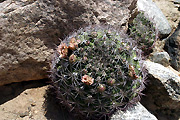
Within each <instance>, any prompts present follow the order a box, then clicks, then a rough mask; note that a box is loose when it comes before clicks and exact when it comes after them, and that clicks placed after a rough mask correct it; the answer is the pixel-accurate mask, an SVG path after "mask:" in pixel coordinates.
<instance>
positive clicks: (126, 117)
mask: <svg viewBox="0 0 180 120" xmlns="http://www.w3.org/2000/svg"><path fill="white" fill-rule="evenodd" d="M111 120H157V118H156V117H155V116H154V115H153V114H151V113H150V112H149V111H148V110H147V109H146V108H145V107H144V106H143V105H141V103H137V105H136V106H134V108H130V109H128V110H127V111H124V112H123V111H118V112H116V114H115V115H113V116H112V117H111Z"/></svg>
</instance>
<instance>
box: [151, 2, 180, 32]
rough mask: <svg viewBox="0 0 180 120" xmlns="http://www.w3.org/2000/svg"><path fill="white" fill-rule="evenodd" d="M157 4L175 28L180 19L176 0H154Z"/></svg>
mask: <svg viewBox="0 0 180 120" xmlns="http://www.w3.org/2000/svg"><path fill="white" fill-rule="evenodd" d="M153 1H154V2H155V3H156V5H157V6H158V7H159V8H160V9H161V11H162V12H163V14H164V15H165V16H166V19H167V20H168V22H169V24H170V25H171V28H172V29H173V30H174V29H176V28H177V26H178V22H179V21H180V13H179V8H178V7H176V5H177V4H174V2H173V1H175V0H153Z"/></svg>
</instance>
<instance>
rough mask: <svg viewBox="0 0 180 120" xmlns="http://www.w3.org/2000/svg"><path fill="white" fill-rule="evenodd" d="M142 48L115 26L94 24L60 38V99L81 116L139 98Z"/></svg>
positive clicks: (56, 71)
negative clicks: (139, 48)
mask: <svg viewBox="0 0 180 120" xmlns="http://www.w3.org/2000/svg"><path fill="white" fill-rule="evenodd" d="M140 65H141V55H140V50H138V49H136V47H135V45H134V44H133V41H132V40H131V39H129V38H128V37H127V35H125V34H123V32H117V31H116V30H114V29H113V28H110V27H105V26H103V27H102V26H91V27H87V28H85V29H80V30H79V31H77V32H75V33H74V34H72V35H70V36H69V37H67V38H66V39H65V40H63V41H62V42H61V44H60V45H59V46H58V47H57V49H56V51H55V57H54V60H53V64H52V73H51V75H50V78H51V79H52V87H53V88H54V90H56V95H57V99H58V100H59V101H60V103H61V104H62V105H64V106H66V107H67V108H68V109H69V110H70V111H71V112H73V113H74V115H77V117H78V118H79V119H87V120H92V119H96V120H97V119H101V118H103V117H109V116H110V115H111V114H112V113H114V112H115V111H116V110H125V109H127V108H128V107H129V106H130V105H133V104H135V103H136V102H138V101H139V100H140V95H141V94H142V93H141V92H142V90H143V89H144V80H145V79H144V78H145V72H144V71H143V70H142V68H141V67H140Z"/></svg>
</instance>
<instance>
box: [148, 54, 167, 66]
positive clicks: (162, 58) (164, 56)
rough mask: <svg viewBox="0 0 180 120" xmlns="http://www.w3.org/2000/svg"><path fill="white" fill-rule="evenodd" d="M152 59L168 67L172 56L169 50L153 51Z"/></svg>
mask: <svg viewBox="0 0 180 120" xmlns="http://www.w3.org/2000/svg"><path fill="white" fill-rule="evenodd" d="M150 60H151V61H152V62H155V63H159V64H162V65H163V66H165V67H167V66H169V60H170V57H169V54H168V53H167V52H153V53H152V54H150Z"/></svg>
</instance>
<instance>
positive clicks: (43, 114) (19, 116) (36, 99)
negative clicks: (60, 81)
mask: <svg viewBox="0 0 180 120" xmlns="http://www.w3.org/2000/svg"><path fill="white" fill-rule="evenodd" d="M4 1H5V0H0V3H1V2H4ZM10 1H11V0H7V1H5V2H7V3H6V5H7V6H6V7H12V9H10V10H9V11H5V12H10V11H13V10H15V9H16V7H18V5H16V3H15V2H12V3H10ZM14 1H15V0H14ZM34 1H36V0H30V1H28V0H27V1H26V0H24V1H23V2H24V5H22V6H21V7H22V9H23V6H26V5H28V4H29V7H30V4H31V3H33V2H34ZM108 1H110V0H108ZM153 1H154V2H155V3H156V4H157V6H158V7H159V8H160V9H161V11H162V12H163V14H164V15H165V16H166V18H167V20H168V21H169V23H170V26H171V27H172V29H173V30H175V29H176V28H177V25H178V22H179V21H180V11H179V7H178V4H175V3H174V2H173V1H172V0H153ZM20 2H22V1H20ZM91 2H92V1H91ZM8 3H10V4H8ZM18 3H19V1H17V4H18ZM92 3H93V2H92ZM11 5H12V6H11ZM49 6H51V4H50V3H49ZM49 6H48V7H49ZM41 7H43V5H42V6H41ZM83 7H84V6H82V8H83ZM87 7H90V8H91V9H92V6H87ZM101 7H102V6H101ZM79 9H80V8H79ZM102 9H103V10H102V11H101V10H97V11H94V13H91V12H90V11H86V12H87V13H88V15H89V16H86V15H84V14H83V13H79V14H82V15H81V17H83V19H84V21H85V20H86V21H88V20H87V19H93V20H91V21H93V22H94V23H100V22H104V21H108V22H109V23H110V24H112V25H113V24H114V23H116V21H118V18H116V19H115V21H113V20H112V19H111V16H109V17H107V18H103V17H102V16H101V15H99V14H104V15H105V16H106V15H107V14H108V13H107V12H106V11H107V8H102ZM3 10H5V9H2V8H0V11H3ZM56 10H57V9H56ZM47 11H49V12H51V9H49V8H47ZM19 12H21V11H19ZM37 12H39V11H37ZM63 12H64V16H63V17H67V16H66V14H67V11H65V10H64V11H63ZM122 12H123V11H122ZM70 13H71V12H70ZM70 13H69V14H70ZM42 14H47V13H45V12H42ZM109 14H112V13H109ZM0 15H1V14H0ZM72 16H73V15H72ZM50 17H53V16H50ZM73 17H74V20H76V21H78V22H79V23H80V22H82V21H81V20H80V19H79V18H78V17H77V16H73ZM48 19H49V20H47V23H49V22H52V21H51V18H48ZM43 20H44V19H41V20H40V18H39V20H37V23H36V24H39V25H40V26H42V30H46V27H47V26H43V25H44V24H43V22H45V21H46V20H45V21H43ZM38 21H39V22H38ZM60 21H61V22H62V21H63V20H60ZM53 22H54V23H52V24H54V25H55V26H53V28H52V29H51V30H50V31H51V32H52V34H54V33H55V32H56V31H57V28H56V24H57V23H56V21H53ZM88 22H89V21H88ZM121 22H122V23H125V22H126V20H122V21H121ZM63 23H64V24H65V26H66V25H69V24H70V25H73V22H72V21H63ZM122 23H121V24H122ZM24 24H25V23H24ZM33 24H34V23H33ZM33 24H31V25H32V26H33ZM49 24H50V23H49ZM83 24H84V25H85V24H86V23H83ZM78 25H80V24H78ZM32 26H26V27H24V26H23V32H27V34H26V35H31V34H30V33H29V32H28V31H27V30H29V27H32ZM65 26H63V25H59V26H58V27H62V28H63V27H65ZM0 27H1V26H0ZM68 27H70V26H68ZM78 27H79V26H75V28H78ZM71 30H72V28H69V30H67V31H66V33H68V32H69V31H71ZM0 31H1V30H0ZM34 31H36V30H34ZM48 32H49V31H46V33H48ZM20 33H21V31H19V32H18V33H17V34H18V35H19V38H18V39H23V35H22V36H21V34H20ZM15 34H16V33H15ZM36 34H39V33H34V34H32V35H34V36H32V37H33V38H30V37H29V38H28V39H34V38H35V39H36V40H40V39H43V38H39V36H37V35H36ZM40 34H42V33H41V32H40ZM50 34H51V33H50ZM60 34H61V35H62V33H60ZM57 36H58V35H57ZM0 37H1V34H0ZM13 37H14V36H12V38H11V39H13ZM48 37H49V38H51V37H53V39H55V37H56V36H53V35H49V36H48ZM4 38H6V37H4ZM27 42H28V40H27ZM44 42H47V43H48V42H49V41H48V40H47V39H46V40H45V41H44ZM56 42H57V41H56ZM17 44H21V43H17ZM43 44H44V43H43ZM43 44H42V45H41V44H40V45H39V44H38V45H37V46H35V47H34V48H33V49H35V48H38V49H41V50H47V48H52V46H46V45H45V46H43ZM23 45H25V44H24V43H23V44H21V46H22V50H23V51H26V50H27V49H25V48H24V46H23ZM0 46H2V45H1V44H0ZM29 46H31V44H30V43H29ZM160 46H162V47H161V48H160ZM163 46H164V44H163V41H160V42H159V44H157V45H156V48H157V49H158V50H159V51H161V50H162V49H163ZM3 47H4V46H3ZM25 47H27V46H26V45H25ZM33 49H32V50H30V51H29V52H28V53H27V54H28V58H23V59H28V60H29V62H27V61H26V63H23V62H22V63H21V65H23V66H25V64H27V63H31V62H32V61H34V60H37V61H40V62H43V61H44V60H45V57H47V58H48V59H49V54H50V53H52V49H51V51H50V52H49V53H46V52H44V53H42V54H43V55H45V56H44V57H43V55H42V54H40V53H39V51H36V53H32V51H33ZM16 50H17V51H18V50H19V49H18V48H16ZM158 50H157V51H158ZM6 52H7V51H6ZM12 54H16V53H14V52H12ZM0 55H1V53H0ZM17 56H18V55H17ZM19 56H22V57H24V56H25V55H23V52H22V55H21V53H20V55H19ZM37 56H40V58H36V57H37ZM6 57H7V58H8V57H9V58H10V59H11V60H13V59H14V58H12V57H13V56H11V55H8V54H7V55H6ZM31 58H33V59H31ZM17 61H20V60H17ZM9 63H11V61H8V63H4V64H9ZM13 64H16V63H13ZM34 65H36V64H34ZM39 65H40V66H41V67H42V68H43V69H41V70H40V71H41V72H42V73H43V71H44V70H47V68H45V67H44V66H45V65H47V63H43V64H39ZM0 67H2V66H0ZM5 67H7V66H5ZM16 68H17V67H15V68H13V69H16ZM28 68H30V69H31V70H30V71H33V70H35V69H36V68H31V67H30V66H29V67H28ZM13 69H12V70H11V72H14V70H13ZM17 70H19V69H17ZM23 70H24V69H22V68H20V71H19V72H22V71H23ZM32 73H33V72H32ZM24 74H28V71H25V72H24ZM34 74H35V76H36V77H35V79H42V78H46V77H45V75H44V74H43V75H42V74H38V73H34ZM34 74H31V75H29V76H28V78H30V76H32V75H34ZM176 74H178V73H176ZM13 76H16V74H15V73H14V74H13ZM179 76H180V75H179ZM22 77H26V76H22ZM0 78H2V79H3V77H0ZM15 78H16V79H17V78H18V79H19V78H21V77H15ZM9 79H12V77H9ZM30 79H31V78H30ZM25 80H26V79H25ZM0 81H1V80H0ZM12 81H13V80H12ZM15 81H17V80H15ZM20 81H21V80H20ZM23 81H24V80H23ZM179 82H180V81H179ZM48 83H49V80H48V79H42V80H39V81H29V82H20V83H12V84H7V85H4V86H0V120H74V118H73V117H72V116H71V115H70V114H68V112H67V111H65V110H62V108H60V107H58V106H57V104H56V101H55V99H54V97H53V96H50V95H49V96H46V93H47V92H46V90H47V88H48ZM149 89H154V88H151V87H149ZM157 89H160V88H157ZM145 92H147V91H145ZM179 94H180V93H179ZM158 95H159V94H158V93H157V96H156V97H158ZM45 96H46V97H47V98H46V99H45ZM147 100H148V99H147V98H144V99H143V101H142V103H143V105H144V106H145V107H146V108H148V110H150V111H151V112H152V113H153V114H155V116H156V117H157V118H158V119H160V120H165V119H167V120H168V119H169V120H170V119H174V117H172V118H171V117H169V118H167V116H171V114H173V111H171V110H167V111H164V112H165V113H162V112H161V111H158V110H161V109H157V108H156V107H155V106H153V104H150V106H148V105H147V103H146V102H145V101H147ZM150 100H151V99H150ZM158 102H159V101H158ZM158 102H157V103H156V104H158ZM162 102H163V101H162ZM159 104H160V103H159ZM156 110H157V111H156ZM154 111H155V112H154ZM175 112H176V111H175ZM175 112H174V113H175ZM167 114H169V115H167ZM166 115H167V116H166ZM177 115H178V114H177ZM177 115H176V117H175V120H180V115H179V116H177ZM172 116H173V115H172ZM118 119H119V118H118ZM147 120H148V119H147Z"/></svg>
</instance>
